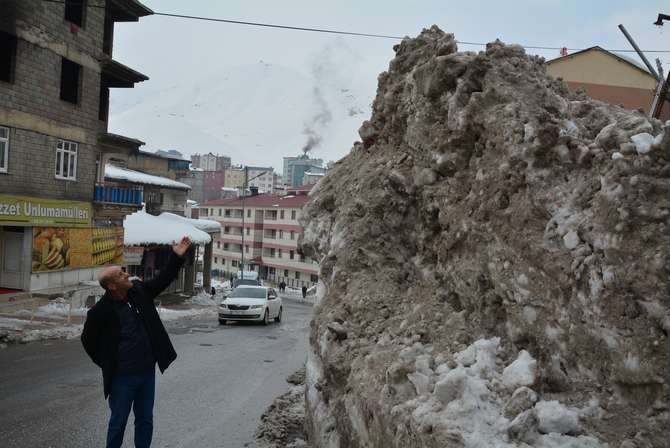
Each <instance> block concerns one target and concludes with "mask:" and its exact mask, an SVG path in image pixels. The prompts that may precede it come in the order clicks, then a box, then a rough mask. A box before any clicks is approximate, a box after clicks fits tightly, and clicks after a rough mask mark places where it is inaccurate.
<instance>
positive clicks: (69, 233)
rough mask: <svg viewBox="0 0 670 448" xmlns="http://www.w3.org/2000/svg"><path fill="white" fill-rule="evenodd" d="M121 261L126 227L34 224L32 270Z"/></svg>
mask: <svg viewBox="0 0 670 448" xmlns="http://www.w3.org/2000/svg"><path fill="white" fill-rule="evenodd" d="M122 263H123V227H120V226H119V227H95V228H92V229H73V228H62V227H34V228H33V257H32V271H33V272H43V271H58V270H61V269H76V268H83V267H91V266H104V265H107V264H122Z"/></svg>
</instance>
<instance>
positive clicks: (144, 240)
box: [123, 210, 212, 246]
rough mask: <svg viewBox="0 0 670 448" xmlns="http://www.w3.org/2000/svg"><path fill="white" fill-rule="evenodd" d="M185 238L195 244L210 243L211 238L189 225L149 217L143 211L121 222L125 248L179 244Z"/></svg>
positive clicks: (159, 217)
mask: <svg viewBox="0 0 670 448" xmlns="http://www.w3.org/2000/svg"><path fill="white" fill-rule="evenodd" d="M184 219H186V218H184ZM185 236H188V237H189V238H191V241H193V243H195V244H207V243H209V242H210V241H212V237H211V236H209V235H208V234H207V233H205V232H203V231H202V230H200V229H197V228H195V227H194V226H193V225H191V224H188V223H186V222H181V221H179V220H175V219H173V218H170V217H165V216H162V215H161V216H154V215H150V214H148V213H147V212H146V211H144V210H140V211H138V212H135V213H133V214H130V215H128V216H126V219H125V220H124V221H123V244H124V245H125V246H149V245H154V244H157V245H167V244H173V243H174V242H179V241H181V239H182V238H183V237H185Z"/></svg>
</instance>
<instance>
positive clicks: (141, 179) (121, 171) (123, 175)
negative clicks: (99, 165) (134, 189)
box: [105, 163, 191, 190]
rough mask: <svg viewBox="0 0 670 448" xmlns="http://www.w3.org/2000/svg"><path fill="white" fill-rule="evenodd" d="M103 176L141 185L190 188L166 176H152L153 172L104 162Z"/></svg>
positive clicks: (180, 188)
mask: <svg viewBox="0 0 670 448" xmlns="http://www.w3.org/2000/svg"><path fill="white" fill-rule="evenodd" d="M105 178H106V179H113V180H123V181H126V182H130V183H135V184H142V185H159V186H161V187H165V188H175V189H179V190H190V189H191V187H190V186H188V185H186V184H183V183H181V182H177V181H175V180H172V179H168V178H166V177H161V176H154V175H153V174H147V173H142V172H141V171H134V170H129V169H128V168H122V167H120V166H116V165H112V164H109V163H108V164H106V165H105Z"/></svg>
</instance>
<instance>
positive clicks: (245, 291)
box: [228, 287, 266, 299]
mask: <svg viewBox="0 0 670 448" xmlns="http://www.w3.org/2000/svg"><path fill="white" fill-rule="evenodd" d="M265 291H266V290H265V288H244V287H239V288H235V289H233V292H231V293H230V295H229V296H228V297H231V298H232V297H245V298H250V299H264V298H265Z"/></svg>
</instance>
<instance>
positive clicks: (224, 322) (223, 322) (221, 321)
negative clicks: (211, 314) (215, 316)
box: [219, 319, 227, 325]
mask: <svg viewBox="0 0 670 448" xmlns="http://www.w3.org/2000/svg"><path fill="white" fill-rule="evenodd" d="M226 322H227V321H226V319H219V325H226Z"/></svg>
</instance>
